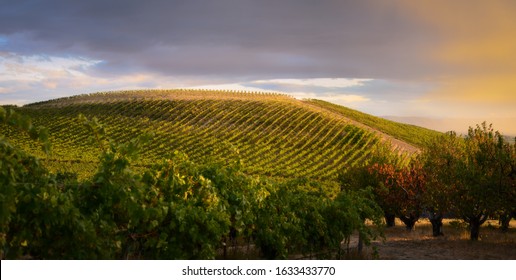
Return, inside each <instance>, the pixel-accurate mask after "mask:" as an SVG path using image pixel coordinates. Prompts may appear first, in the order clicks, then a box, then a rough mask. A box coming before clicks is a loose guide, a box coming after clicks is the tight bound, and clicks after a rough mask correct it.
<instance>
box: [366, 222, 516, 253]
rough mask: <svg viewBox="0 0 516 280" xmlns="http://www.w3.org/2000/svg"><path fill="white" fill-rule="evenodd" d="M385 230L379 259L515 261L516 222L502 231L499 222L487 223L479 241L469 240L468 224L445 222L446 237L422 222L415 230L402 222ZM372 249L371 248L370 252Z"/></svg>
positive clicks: (377, 244) (428, 223) (378, 246)
mask: <svg viewBox="0 0 516 280" xmlns="http://www.w3.org/2000/svg"><path fill="white" fill-rule="evenodd" d="M396 222H397V223H396V226H395V227H392V228H387V229H386V230H385V237H386V240H385V242H381V241H375V242H374V243H373V245H374V246H376V248H377V250H378V254H379V258H380V259H391V260H514V259H516V221H514V220H512V221H511V224H510V227H509V231H507V232H502V231H501V230H500V229H499V228H498V221H494V220H490V221H487V222H486V223H485V224H484V225H483V226H482V227H481V229H480V240H478V241H470V240H469V230H468V228H467V225H465V224H463V223H461V222H460V221H458V220H444V221H443V224H444V227H443V233H444V235H443V236H440V237H432V225H431V224H430V222H429V221H428V220H427V219H422V220H420V221H419V222H418V223H417V224H416V227H415V229H414V230H413V231H410V232H409V231H407V230H406V229H405V227H404V225H403V224H402V223H401V221H399V220H397V221H396ZM369 250H371V249H369Z"/></svg>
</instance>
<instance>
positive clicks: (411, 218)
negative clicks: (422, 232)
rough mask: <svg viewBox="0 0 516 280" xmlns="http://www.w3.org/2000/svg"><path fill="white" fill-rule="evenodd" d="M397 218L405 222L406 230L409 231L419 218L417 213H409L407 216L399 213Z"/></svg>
mask: <svg viewBox="0 0 516 280" xmlns="http://www.w3.org/2000/svg"><path fill="white" fill-rule="evenodd" d="M399 218H400V220H401V221H402V222H403V223H404V224H405V227H406V228H407V230H409V231H410V230H412V229H414V225H415V224H416V222H417V220H419V215H417V214H410V215H408V216H406V215H401V216H400V217H399Z"/></svg>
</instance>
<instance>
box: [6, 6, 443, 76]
mask: <svg viewBox="0 0 516 280" xmlns="http://www.w3.org/2000/svg"><path fill="white" fill-rule="evenodd" d="M404 13H405V11H403V10H402V9H401V8H400V7H399V6H398V5H396V4H395V3H391V4H385V2H384V3H383V4H382V3H379V2H378V1H310V0H301V1H300V0H290V1H258V0H256V1H250V0H234V1H229V0H222V1H195V0H194V1H192V0H189V1H122V0H115V1H98V0H93V1H91V0H90V1H66V0H63V1H37V0H33V1H20V0H4V1H2V9H0V35H3V36H5V37H6V38H8V40H9V41H8V42H7V43H6V44H5V43H4V44H3V45H0V48H4V49H7V50H8V51H13V52H17V53H24V54H42V53H43V54H55V55H61V56H62V55H73V56H83V57H89V58H92V59H97V60H103V61H104V62H103V63H102V64H99V66H98V69H96V70H97V71H102V73H106V74H107V73H109V74H113V73H117V72H130V71H141V70H145V71H150V72H156V73H159V74H162V75H169V76H177V75H190V76H191V75H200V76H216V77H233V78H235V77H238V78H239V79H244V80H245V79H264V78H302V77H362V78H400V79H409V78H418V77H422V76H425V75H427V74H428V72H429V71H432V67H433V66H432V65H431V64H432V63H431V62H430V61H426V60H424V59H423V58H422V57H424V56H423V55H422V52H423V51H424V49H425V45H426V43H427V42H428V41H429V40H432V39H433V38H432V34H431V33H429V32H422V31H423V28H424V27H423V26H418V25H417V24H415V23H414V22H413V21H411V20H410V19H408V18H407V17H406V16H405V15H404ZM422 34H425V35H424V36H423V35H422Z"/></svg>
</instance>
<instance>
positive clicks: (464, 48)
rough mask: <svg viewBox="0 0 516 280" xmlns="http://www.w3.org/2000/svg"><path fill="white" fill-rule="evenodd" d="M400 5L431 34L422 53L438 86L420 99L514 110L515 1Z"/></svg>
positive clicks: (430, 2)
mask: <svg viewBox="0 0 516 280" xmlns="http://www.w3.org/2000/svg"><path fill="white" fill-rule="evenodd" d="M400 3H401V4H402V6H403V7H405V8H406V9H407V12H408V14H409V16H413V18H414V20H416V21H418V22H419V23H423V24H426V25H427V26H428V27H430V28H431V30H433V32H434V33H433V35H434V36H435V38H436V40H435V41H434V42H432V48H430V49H429V50H428V51H427V52H428V53H427V54H426V55H428V56H430V57H431V58H432V60H434V61H435V62H436V63H437V65H439V70H440V72H441V73H439V76H438V77H434V78H433V79H436V82H437V83H438V84H439V85H440V86H439V87H438V88H437V89H435V90H434V91H432V92H431V93H429V95H428V96H426V97H425V98H431V99H436V100H440V101H445V102H452V103H453V102H455V103H457V104H461V105H465V104H468V103H471V104H478V103H485V104H486V105H487V106H491V108H492V111H493V112H496V111H497V110H498V108H497V107H498V106H499V105H500V106H502V105H503V107H507V105H511V106H512V108H514V109H516V1H512V0H507V1H464V0H463V1H434V0H433V1H400ZM514 109H513V110H512V111H513V112H512V115H513V116H515V115H516V110H514ZM503 113H504V114H506V113H507V112H506V110H505V112H503Z"/></svg>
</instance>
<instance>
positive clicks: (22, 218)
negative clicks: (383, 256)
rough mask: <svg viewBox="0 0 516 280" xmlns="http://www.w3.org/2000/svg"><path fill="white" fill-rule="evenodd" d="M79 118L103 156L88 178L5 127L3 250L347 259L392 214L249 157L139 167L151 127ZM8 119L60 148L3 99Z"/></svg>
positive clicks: (0, 118) (90, 255)
mask: <svg viewBox="0 0 516 280" xmlns="http://www.w3.org/2000/svg"><path fill="white" fill-rule="evenodd" d="M79 121H80V122H82V124H83V125H84V126H85V127H86V128H87V129H88V130H89V132H90V135H91V137H90V138H91V139H90V140H91V141H92V142H94V143H96V145H97V146H98V147H99V154H100V155H99V162H100V163H99V166H98V170H97V172H96V173H95V174H94V175H93V176H92V177H91V178H88V179H86V180H78V179H77V176H76V174H73V173H57V174H54V173H51V172H49V171H48V170H47V169H46V168H45V166H44V165H43V164H42V162H41V161H40V160H39V159H38V158H36V157H34V156H32V155H29V154H27V153H26V152H24V151H22V150H20V149H18V148H17V147H15V146H14V145H12V144H11V142H10V141H9V139H6V138H5V137H3V136H0V200H1V213H0V256H1V258H2V259H6V258H7V259H16V258H35V259H213V258H216V257H218V256H219V257H222V256H223V254H224V252H225V248H227V246H230V245H231V244H237V243H238V242H242V241H243V242H248V243H252V244H254V245H255V246H256V248H257V250H258V252H259V253H260V255H261V257H263V258H269V259H275V258H288V257H289V256H291V255H292V254H302V255H309V254H312V253H314V252H317V253H321V252H325V253H326V254H327V255H326V257H329V258H339V257H342V255H343V253H344V252H343V251H342V248H343V246H342V242H343V241H348V242H349V239H350V236H351V235H352V234H353V233H355V232H358V233H359V235H360V237H361V239H362V240H363V241H364V242H366V243H367V242H369V241H370V240H372V239H373V238H375V237H376V236H377V235H378V234H380V225H381V224H382V211H381V209H380V208H379V207H378V206H377V205H376V203H375V202H374V199H373V193H372V191H371V189H369V188H365V189H360V190H346V191H338V190H335V189H334V188H332V187H331V186H326V185H321V184H320V183H317V182H312V181H308V180H302V179H299V180H292V181H282V182H278V181H275V180H272V179H268V178H264V177H256V176H254V177H253V176H248V175H246V174H244V173H243V172H241V163H240V161H239V160H235V161H232V162H223V163H217V162H212V163H208V164H202V165H201V164H196V163H193V162H192V161H190V160H189V159H188V157H187V156H186V155H184V154H181V153H174V154H173V155H170V156H165V157H164V158H163V159H162V160H160V161H158V162H157V163H156V164H154V165H153V166H152V167H149V168H146V169H145V170H143V171H136V170H135V169H133V168H132V166H133V164H134V163H135V162H136V161H137V158H138V153H139V152H140V150H141V148H142V147H143V145H144V143H146V142H147V141H149V139H150V138H151V136H150V135H142V136H139V137H137V138H134V139H132V140H130V141H128V142H126V143H121V144H120V143H116V142H115V141H113V140H111V139H109V137H107V136H106V135H107V134H106V131H105V127H104V126H102V125H101V124H99V123H98V121H97V120H96V119H87V118H85V117H80V120H79ZM0 123H3V124H4V125H8V126H10V127H14V128H16V129H20V130H22V131H25V132H27V133H28V134H29V135H30V136H31V137H32V138H33V139H35V140H39V141H40V142H41V143H42V144H43V147H44V150H45V151H46V152H48V151H49V148H50V147H51V146H50V143H49V142H48V135H47V133H46V130H45V129H44V128H36V127H34V126H33V125H32V123H31V121H30V120H29V119H28V118H25V117H23V116H20V115H18V114H17V113H15V112H13V111H12V110H11V109H8V110H5V109H3V108H2V107H0ZM337 189H338V187H337ZM366 220H371V221H373V223H374V225H376V227H375V226H373V227H371V226H366V225H365V221H366Z"/></svg>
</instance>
